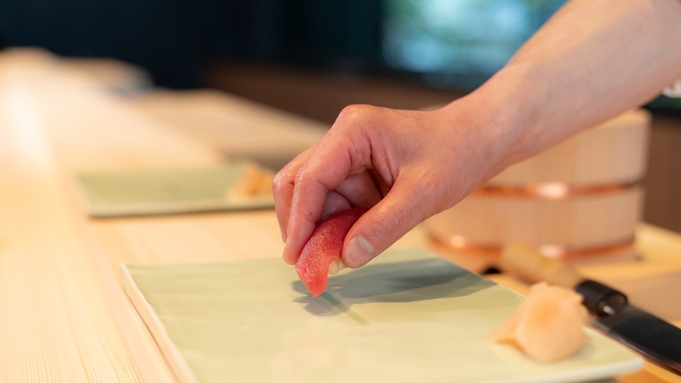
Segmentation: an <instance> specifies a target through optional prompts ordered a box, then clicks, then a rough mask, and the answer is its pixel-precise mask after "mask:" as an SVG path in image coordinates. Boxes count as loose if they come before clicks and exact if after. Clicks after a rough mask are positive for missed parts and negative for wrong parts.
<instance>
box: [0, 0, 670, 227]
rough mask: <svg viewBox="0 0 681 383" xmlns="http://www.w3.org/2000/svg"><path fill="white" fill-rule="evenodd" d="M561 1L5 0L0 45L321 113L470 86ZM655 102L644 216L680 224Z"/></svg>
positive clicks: (436, 99)
mask: <svg viewBox="0 0 681 383" xmlns="http://www.w3.org/2000/svg"><path fill="white" fill-rule="evenodd" d="M563 3H564V0H420V1H417V0H345V1H329V0H316V1H315V0H191V1H189V0H116V1H114V0H98V1H89V0H3V1H2V2H0V48H9V47H42V48H45V49H47V50H49V51H51V52H53V53H55V54H57V55H60V56H66V57H99V58H116V59H119V60H123V61H125V62H129V63H132V64H135V65H137V66H139V67H140V68H143V70H144V71H145V72H146V73H148V75H149V77H150V78H151V79H152V80H153V86H156V87H165V88H172V89H192V88H206V87H208V88H215V89H220V90H223V91H226V92H229V93H232V94H236V95H240V96H243V97H246V98H249V99H252V100H255V101H258V102H261V103H264V104H267V105H270V106H274V107H276V108H280V109H283V110H287V111H290V112H294V113H297V114H300V115H303V116H307V117H310V118H313V119H316V120H319V121H322V122H325V123H327V124H330V123H332V122H333V121H334V119H335V117H336V116H337V114H338V112H339V111H340V110H341V109H342V108H343V107H344V106H346V105H348V104H353V103H369V104H374V105H380V106H387V107H392V108H404V109H417V108H423V107H428V106H432V105H438V104H444V103H447V102H450V101H451V100H453V99H455V98H457V97H460V96H462V95H464V94H466V92H469V91H471V90H473V89H475V88H476V87H477V86H479V85H480V84H482V83H483V82H484V81H485V80H486V79H487V78H489V76H491V75H492V74H493V73H494V72H495V71H497V70H498V69H499V68H501V67H502V66H503V65H504V63H505V62H506V61H507V60H508V59H509V58H510V57H511V56H512V55H513V53H514V52H515V51H516V49H518V48H519V47H520V46H521V45H522V44H523V42H524V41H525V40H527V39H528V38H529V37H530V36H531V35H532V34H533V33H534V31H536V30H537V29H538V28H539V27H540V26H541V25H542V24H543V23H544V22H545V21H546V20H547V19H548V18H549V17H550V16H551V15H552V14H553V13H554V12H555V11H556V10H557V9H558V8H559V7H560V6H561V5H562V4H563ZM647 108H649V109H650V110H652V111H653V112H654V117H655V118H654V126H653V133H652V137H651V150H650V153H651V155H650V159H649V175H648V178H647V180H646V186H647V188H648V194H647V201H646V207H645V214H644V217H645V220H646V221H648V222H651V223H654V224H657V225H660V226H663V227H667V228H670V229H673V230H676V231H681V204H679V203H678V201H677V197H676V196H678V195H680V193H681V177H679V173H678V169H681V150H680V149H681V127H680V126H679V125H680V124H681V123H680V122H679V117H678V116H679V115H681V113H680V112H681V102H679V101H678V100H674V99H669V98H665V97H660V98H658V99H656V100H653V101H652V102H651V103H650V104H649V105H647Z"/></svg>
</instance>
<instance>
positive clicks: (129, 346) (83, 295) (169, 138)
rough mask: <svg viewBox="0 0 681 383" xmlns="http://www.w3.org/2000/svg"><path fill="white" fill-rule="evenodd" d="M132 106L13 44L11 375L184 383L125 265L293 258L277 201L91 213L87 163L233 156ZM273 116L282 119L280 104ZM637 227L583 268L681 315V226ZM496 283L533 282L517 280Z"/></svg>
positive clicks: (7, 259) (1, 250)
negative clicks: (632, 237) (149, 323)
mask: <svg viewBox="0 0 681 383" xmlns="http://www.w3.org/2000/svg"><path fill="white" fill-rule="evenodd" d="M211 97H219V96H211ZM222 100H223V101H221V102H224V103H229V102H230V101H229V100H230V98H229V97H225V98H224V99H222ZM239 102H240V103H243V101H239ZM131 103H132V101H131V100H129V99H128V100H121V99H120V97H119V96H115V95H113V94H108V93H106V92H104V91H102V87H101V86H99V84H98V83H97V81H96V80H95V79H94V78H92V77H90V76H89V75H88V74H87V73H86V72H79V71H77V70H75V69H73V68H69V67H67V66H66V65H65V64H64V63H63V62H60V61H58V60H56V59H55V58H53V57H51V56H48V55H45V54H41V53H36V52H29V53H26V52H5V53H2V54H0V126H1V127H2V129H0V177H1V178H0V179H2V181H3V182H2V187H0V197H2V199H1V200H0V201H2V207H3V209H2V213H3V214H2V215H0V281H1V282H0V283H2V287H3V288H2V289H1V290H0V313H2V314H0V315H1V317H0V318H2V319H1V323H2V326H0V342H1V344H2V345H3V346H2V348H1V350H0V381H11V382H24V381H25V382H60V381H68V382H173V381H174V377H173V376H172V373H171V372H170V370H169V369H168V367H167V364H166V363H165V361H164V360H163V359H162V357H161V356H160V353H159V351H158V348H157V347H156V345H155V343H154V342H153V339H151V337H150V336H149V334H148V332H147V330H146V328H145V326H144V325H143V323H142V322H141V320H140V319H139V317H138V315H137V313H136V312H135V311H134V310H133V309H132V307H131V305H130V303H129V301H128V299H127V297H126V296H125V294H124V293H123V291H122V289H121V285H120V274H119V271H118V270H119V264H120V263H121V262H129V263H144V264H153V263H182V262H213V261H223V260H230V259H235V260H236V259H250V258H263V257H278V256H279V255H280V254H281V251H282V249H283V244H282V243H281V240H280V235H279V229H278V227H277V223H276V219H275V217H274V212H273V211H252V212H236V213H224V214H201V215H190V216H168V217H149V218H134V219H133V218H124V219H107V220H91V219H89V218H87V217H86V216H85V213H84V210H83V208H82V206H80V205H79V204H78V201H77V199H76V197H75V190H74V184H73V182H72V177H73V175H74V173H75V172H77V171H82V170H93V169H97V170H112V169H132V168H134V169H140V168H155V167H169V166H175V167H190V166H198V165H210V164H215V163H218V162H220V161H222V159H223V158H224V156H225V153H224V152H223V151H222V150H220V148H217V147H216V146H214V145H213V144H212V143H211V139H207V137H206V136H200V135H192V134H189V133H188V132H186V131H185V130H183V129H182V128H181V127H180V128H178V127H176V126H175V127H172V126H168V124H167V123H166V122H164V121H163V120H162V119H160V118H158V117H154V116H153V115H151V114H147V113H146V112H145V111H144V110H143V108H136V107H134V106H132V105H131ZM173 105H175V107H178V108H179V107H181V103H176V104H173ZM240 105H243V104H240ZM252 108H253V109H251V110H253V111H254V112H253V113H254V115H249V114H248V113H244V114H243V115H242V116H241V117H240V118H243V120H244V123H247V122H248V120H249V118H250V119H252V121H257V120H258V119H261V118H263V117H262V116H261V115H258V114H260V113H267V111H266V110H265V109H258V108H257V106H252ZM219 109H220V108H219V107H218V110H219ZM256 111H257V112H256ZM271 116H272V117H271V118H272V119H273V120H272V121H274V120H275V117H276V113H274V114H272V115H271ZM185 126H186V125H185ZM262 129H263V131H266V129H271V130H272V131H273V132H274V131H276V130H277V129H279V127H278V126H266V127H263V128H262ZM215 134H216V135H219V134H220V133H219V131H216V132H215ZM229 134H230V135H231V134H234V133H229ZM239 134H243V135H248V130H244V131H241V132H239ZM273 134H274V133H273ZM225 137H227V138H225V139H229V138H228V136H225ZM637 234H638V242H637V246H638V249H639V251H640V252H641V253H642V254H643V258H642V260H641V261H637V262H621V263H611V264H597V265H584V266H581V267H580V272H581V273H583V274H584V275H586V276H589V277H593V278H597V279H600V280H603V281H604V282H607V283H610V284H612V285H613V286H614V287H617V288H619V289H621V290H623V291H625V292H627V293H629V295H630V296H631V297H632V302H634V303H636V304H638V305H639V306H644V307H646V308H648V309H650V310H651V311H653V312H655V313H657V314H658V315H661V316H663V317H665V318H666V319H669V320H681V306H680V305H678V304H674V302H677V301H678V299H677V297H674V298H675V299H674V300H669V299H671V296H672V293H673V292H674V291H679V283H681V282H678V281H680V280H681V257H680V256H679V254H681V236H679V235H677V234H675V233H670V232H666V231H663V230H659V229H657V228H655V227H651V226H647V225H641V226H639V228H638V231H637ZM396 246H397V247H405V246H409V247H418V248H425V249H429V250H431V251H437V252H440V253H441V254H443V255H444V256H446V257H448V258H450V259H453V260H457V261H460V263H462V264H467V265H471V268H475V267H483V266H486V265H489V262H488V260H485V259H482V258H481V259H473V260H471V259H470V258H466V257H467V256H464V255H462V254H456V253H452V252H448V251H446V250H445V249H441V248H438V247H437V246H435V245H433V244H431V243H430V242H429V241H428V240H427V239H426V238H425V236H424V235H423V232H422V231H421V229H420V228H417V229H415V230H414V231H412V232H410V233H409V234H407V235H406V236H405V237H404V238H402V239H401V240H400V241H399V242H398V243H397V244H396ZM494 279H495V280H496V281H497V282H499V283H502V284H505V285H507V286H511V287H513V288H515V289H516V290H520V291H522V290H523V288H524V287H525V286H524V285H523V284H521V283H519V282H518V281H516V280H514V279H513V278H511V277H508V276H504V275H501V276H497V277H495V278H494ZM674 288H675V289H676V290H673V289H674ZM634 378H635V379H639V380H632V379H634ZM634 378H631V377H622V378H619V381H621V382H632V381H664V382H679V381H681V378H679V377H678V376H676V375H674V374H673V373H671V372H668V371H666V370H664V369H661V368H658V367H656V366H653V365H650V364H647V365H646V367H645V370H644V371H643V372H640V373H638V375H636V376H634ZM643 379H648V380H643ZM655 379H657V380H655Z"/></svg>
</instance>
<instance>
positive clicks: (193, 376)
mask: <svg viewBox="0 0 681 383" xmlns="http://www.w3.org/2000/svg"><path fill="white" fill-rule="evenodd" d="M123 280H124V287H125V290H126V292H127V293H128V295H129V296H130V298H131V300H132V302H133V304H134V305H135V307H136V309H137V310H138V312H139V313H140V315H141V316H142V318H143V319H144V321H145V322H146V324H147V325H148V327H149V328H150V330H151V333H152V334H153V336H154V338H155V339H156V341H157V342H158V344H159V346H160V348H161V350H162V352H163V354H164V355H165V357H166V358H167V360H168V362H169V364H170V366H171V367H172V368H173V370H174V371H175V372H176V374H177V375H178V376H179V377H180V380H181V381H182V382H186V383H198V382H200V383H213V382H225V381H234V382H299V383H307V382H317V383H320V382H321V383H332V382H333V383H347V382H353V383H363V382H367V383H369V382H372V383H375V382H379V381H380V382H391V383H395V382H478V383H483V382H484V383H502V382H503V383H511V382H513V383H516V382H517V383H520V382H523V383H532V382H553V383H559V382H576V381H589V380H596V379H603V378H607V377H612V376H615V375H619V374H624V373H628V372H632V371H635V370H638V369H640V368H641V367H642V365H643V361H642V359H641V358H640V357H639V356H637V355H636V354H635V353H633V352H632V351H630V350H629V349H627V348H625V347H623V346H622V345H620V344H618V343H616V342H615V341H613V340H611V339H609V338H606V337H605V336H603V335H600V334H598V333H596V332H595V331H591V330H589V329H585V332H586V334H587V335H588V336H589V337H590V338H591V342H589V344H588V345H586V346H585V347H583V348H582V350H580V352H579V353H577V354H575V355H574V356H572V357H570V358H568V359H565V360H563V361H560V362H556V363H550V364H542V363H538V362H535V361H533V360H531V359H529V358H528V357H526V356H525V355H524V354H522V353H521V352H519V351H518V350H516V349H514V348H512V347H510V346H506V345H499V344H495V343H491V342H488V341H486V340H485V339H484V338H485V337H486V336H487V335H488V334H490V333H491V332H492V330H493V329H495V328H496V327H497V326H499V325H500V324H501V323H502V322H503V321H504V320H505V319H506V318H507V317H509V316H510V315H511V313H513V312H514V311H515V309H516V307H517V306H518V304H519V303H520V302H521V301H522V299H523V297H522V296H521V295H519V294H517V293H515V292H513V291H511V290H508V289H506V288H504V287H502V286H500V285H497V284H496V283H494V282H493V281H490V280H488V279H486V278H484V277H481V276H479V275H476V274H473V273H470V272H468V271H466V270H464V269H462V268H460V267H458V266H456V265H454V264H452V263H450V262H448V261H447V260H444V259H442V258H439V257H436V256H433V255H431V254H428V253H425V252H422V251H419V250H411V249H405V250H391V251H388V252H386V253H384V254H383V255H381V256H380V257H378V258H377V259H375V260H374V261H372V263H370V264H368V265H366V266H364V267H362V268H360V269H357V270H347V271H345V270H344V271H342V272H341V273H340V274H338V275H336V276H333V277H331V278H330V279H329V288H328V289H327V291H326V292H325V293H323V294H322V295H321V296H320V297H318V298H313V297H312V296H311V295H310V294H309V293H308V292H307V290H306V289H305V286H304V285H303V284H302V283H301V282H300V281H299V280H298V278H297V275H296V273H295V271H294V269H293V268H292V267H291V266H288V265H286V264H284V262H283V261H281V260H280V259H259V260H247V261H235V262H226V263H217V264H174V265H153V266H142V265H124V266H123Z"/></svg>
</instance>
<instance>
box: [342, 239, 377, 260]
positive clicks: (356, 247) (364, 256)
mask: <svg viewBox="0 0 681 383" xmlns="http://www.w3.org/2000/svg"><path fill="white" fill-rule="evenodd" d="M373 256H374V247H373V246H371V244H370V243H369V241H367V240H366V238H364V237H362V236H361V235H358V236H356V237H354V238H353V239H352V240H350V245H348V250H347V252H346V253H345V258H346V260H347V261H348V265H349V266H360V265H363V264H365V263H367V262H369V261H370V260H371V258H372V257H373Z"/></svg>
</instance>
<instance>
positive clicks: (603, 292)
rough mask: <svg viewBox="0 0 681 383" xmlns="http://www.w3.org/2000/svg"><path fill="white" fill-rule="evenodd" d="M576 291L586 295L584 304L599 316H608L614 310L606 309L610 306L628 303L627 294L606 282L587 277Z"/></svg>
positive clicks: (576, 287) (614, 306)
mask: <svg viewBox="0 0 681 383" xmlns="http://www.w3.org/2000/svg"><path fill="white" fill-rule="evenodd" d="M575 291H577V292H578V293H580V294H581V295H582V296H583V297H584V302H583V303H584V306H586V308H587V309H589V311H590V312H591V313H593V314H595V315H598V316H608V315H611V314H612V312H607V311H605V309H606V306H607V307H610V308H616V307H621V306H622V305H624V304H626V303H627V296H626V295H624V294H622V293H621V292H619V291H617V290H615V289H613V288H611V287H608V286H606V285H604V284H601V283H598V282H596V281H592V280H589V279H586V280H584V281H582V282H581V283H579V284H578V285H577V286H575Z"/></svg>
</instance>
